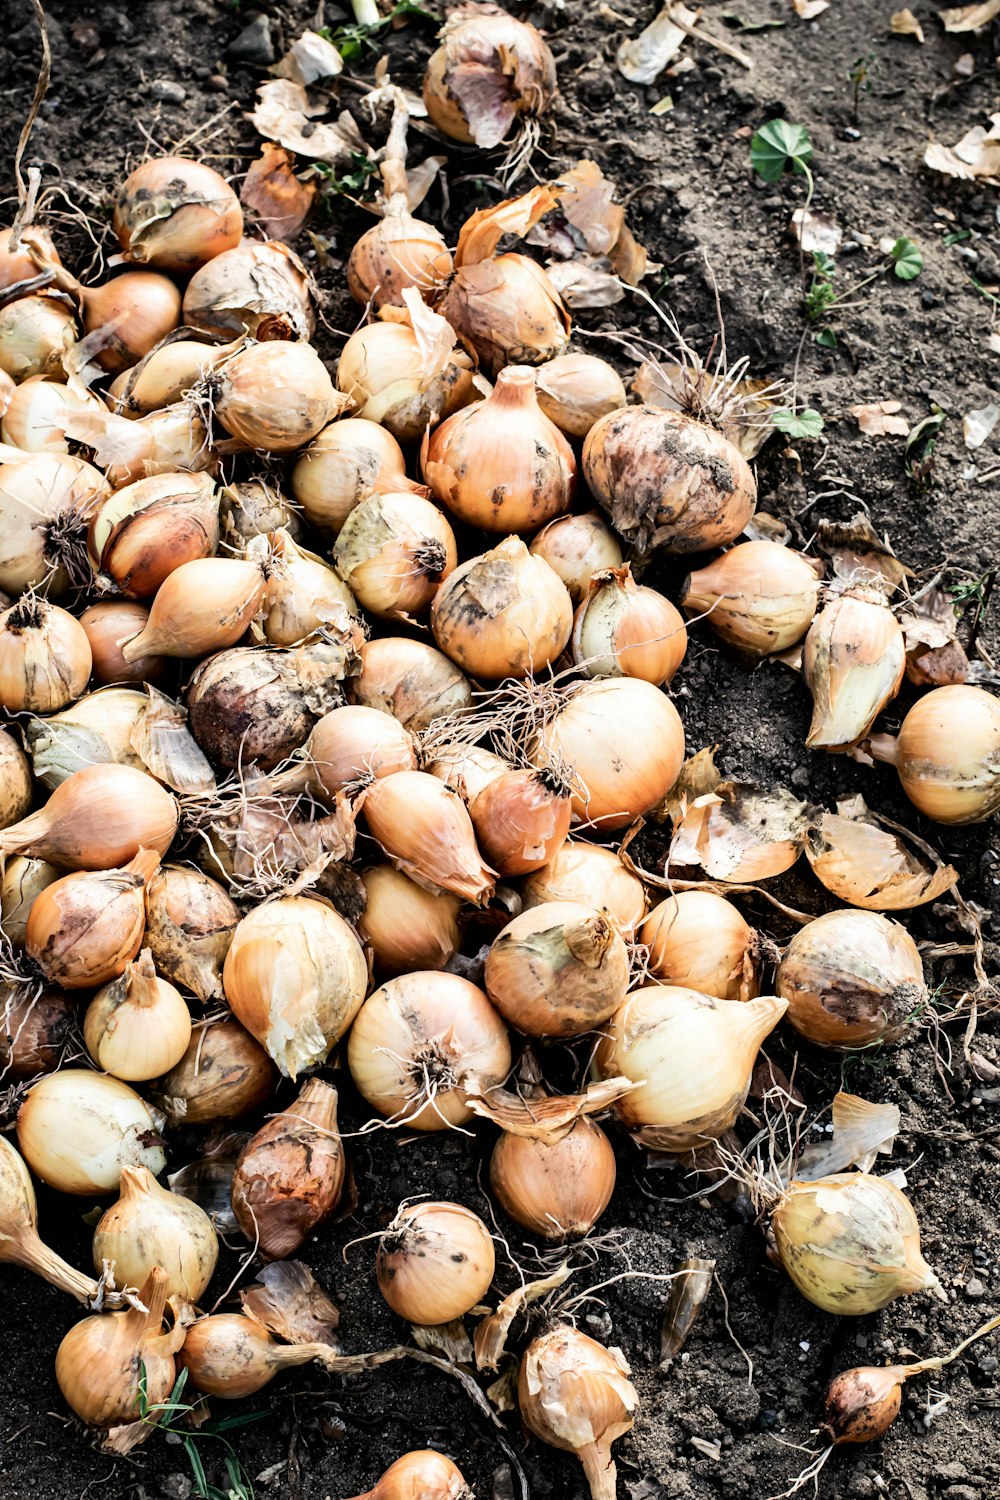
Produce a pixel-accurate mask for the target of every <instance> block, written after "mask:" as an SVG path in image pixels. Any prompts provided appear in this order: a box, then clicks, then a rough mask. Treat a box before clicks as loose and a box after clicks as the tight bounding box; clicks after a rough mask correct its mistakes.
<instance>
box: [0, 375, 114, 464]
mask: <svg viewBox="0 0 1000 1500" xmlns="http://www.w3.org/2000/svg"><path fill="white" fill-rule="evenodd" d="M97 405H98V402H97V397H96V396H92V395H91V394H90V393H89V391H88V392H80V391H76V390H71V389H70V387H69V386H68V385H63V384H62V382H61V381H58V380H46V378H45V376H44V375H33V376H32V377H31V378H30V379H29V380H24V381H22V382H21V384H20V385H19V386H16V387H15V388H14V392H13V394H12V396H11V399H10V402H9V404H8V406H7V409H6V411H5V412H4V413H3V420H2V421H0V438H2V439H3V441H4V442H5V443H9V444H10V445H11V447H13V448H20V449H21V451H22V452H24V453H63V454H68V453H69V451H70V440H69V439H68V438H67V437H66V434H65V433H64V432H63V430H62V426H61V419H62V418H63V417H64V415H65V414H66V412H67V411H87V410H91V409H93V408H94V407H96V406H97Z"/></svg>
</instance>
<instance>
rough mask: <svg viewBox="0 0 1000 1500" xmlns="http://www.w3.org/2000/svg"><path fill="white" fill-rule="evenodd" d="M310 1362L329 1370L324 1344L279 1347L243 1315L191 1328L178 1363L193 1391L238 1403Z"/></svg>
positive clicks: (210, 1319) (217, 1315)
mask: <svg viewBox="0 0 1000 1500" xmlns="http://www.w3.org/2000/svg"><path fill="white" fill-rule="evenodd" d="M314 1359H317V1360H320V1361H321V1362H322V1363H324V1364H327V1365H331V1363H332V1361H334V1360H335V1359H336V1356H335V1355H334V1354H333V1351H332V1350H331V1349H330V1348H329V1346H328V1345H327V1344H315V1343H314V1344H279V1343H278V1342H277V1341H276V1340H275V1339H273V1338H272V1337H271V1335H270V1334H269V1333H268V1331H267V1329H266V1328H262V1327H261V1325H260V1324H259V1323H255V1322H254V1321H253V1319H252V1318H245V1317H244V1316H243V1315H242V1313H214V1314H213V1315H212V1316H211V1317H208V1318H199V1319H198V1320H197V1322H196V1323H192V1324H191V1326H190V1328H188V1330H187V1336H186V1338H185V1340H184V1347H183V1348H182V1349H181V1351H180V1354H179V1355H178V1358H177V1362H178V1364H179V1365H180V1367H181V1369H184V1370H187V1372H188V1377H189V1379H190V1383H191V1385H192V1386H193V1387H194V1389H195V1390H197V1391H203V1392H204V1394H205V1395H206V1396H218V1397H220V1398H221V1399H222V1400H224V1401H238V1400H240V1399H241V1398H242V1397H243V1396H253V1395H254V1394H255V1393H256V1392H257V1391H260V1390H263V1388H264V1386H266V1385H269V1384H270V1382H271V1381H272V1380H273V1379H274V1377H275V1375H277V1374H279V1373H280V1371H282V1370H289V1369H294V1367H295V1366H296V1365H307V1364H309V1363H311V1361H312V1360H314ZM332 1368H334V1369H335V1368H336V1365H335V1364H333V1365H332Z"/></svg>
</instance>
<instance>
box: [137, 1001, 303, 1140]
mask: <svg viewBox="0 0 1000 1500" xmlns="http://www.w3.org/2000/svg"><path fill="white" fill-rule="evenodd" d="M277 1083H278V1070H277V1068H276V1067H275V1066H274V1064H273V1062H272V1061H271V1059H270V1058H269V1057H268V1055H267V1053H266V1052H265V1051H264V1049H263V1047H261V1046H260V1045H259V1043H257V1042H256V1041H254V1039H253V1037H252V1036H251V1035H250V1033H249V1032H248V1031H247V1030H245V1028H244V1027H242V1026H241V1025H240V1024H239V1022H238V1021H236V1020H225V1021H215V1022H213V1023H212V1024H211V1025H210V1026H206V1027H204V1028H201V1029H199V1030H197V1031H195V1033H194V1035H193V1036H192V1038H191V1042H190V1045H189V1046H188V1049H187V1051H186V1053H185V1054H184V1056H183V1057H182V1058H181V1060H180V1062H179V1063H178V1064H177V1066H176V1068H171V1070H170V1072H169V1073H168V1074H167V1075H166V1077H165V1078H164V1079H163V1081H162V1083H161V1084H160V1090H159V1093H160V1103H161V1104H162V1107H163V1109H164V1110H165V1112H166V1115H167V1118H168V1120H169V1121H170V1123H171V1124H172V1125H206V1124H208V1123H209V1122H210V1121H212V1120H238V1119H240V1117H241V1116H242V1115H245V1114H249V1113H250V1111H251V1110H254V1109H258V1108H259V1107H260V1105H262V1104H264V1103H265V1102H266V1100H268V1099H270V1097H271V1095H272V1094H273V1093H274V1090H275V1088H276V1086H277Z"/></svg>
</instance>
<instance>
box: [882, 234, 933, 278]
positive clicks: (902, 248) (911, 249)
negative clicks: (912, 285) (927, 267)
mask: <svg viewBox="0 0 1000 1500" xmlns="http://www.w3.org/2000/svg"><path fill="white" fill-rule="evenodd" d="M889 259H890V260H891V261H892V269H893V270H894V271H895V273H896V275H897V276H898V277H899V279H900V281H915V280H916V278H917V277H918V276H919V275H920V273H921V271H922V270H923V269H924V258H923V256H922V255H921V253H920V246H919V245H918V244H917V243H916V241H915V240H908V239H906V238H905V237H903V238H900V239H898V240H897V241H896V243H895V244H894V245H893V247H892V249H891V250H890V251H889Z"/></svg>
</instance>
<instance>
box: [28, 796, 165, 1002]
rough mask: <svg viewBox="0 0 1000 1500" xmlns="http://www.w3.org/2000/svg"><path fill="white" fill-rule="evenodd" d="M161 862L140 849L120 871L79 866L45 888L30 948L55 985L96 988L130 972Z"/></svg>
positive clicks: (32, 916)
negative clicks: (150, 884)
mask: <svg viewBox="0 0 1000 1500" xmlns="http://www.w3.org/2000/svg"><path fill="white" fill-rule="evenodd" d="M66 784H68V783H64V785H66ZM159 864H160V856H159V855H158V854H157V853H156V851H155V850H150V849H140V851H139V853H138V854H137V855H136V856H135V858H134V859H132V860H130V861H129V863H128V864H127V865H125V866H123V867H122V868H121V869H119V870H97V871H95V872H93V873H90V872H89V871H86V870H79V871H77V872H76V873H75V874H73V875H64V876H63V877H62V878H61V879H60V880H56V881H53V883H52V884H51V885H50V886H46V888H45V890H44V891H41V892H39V894H38V895H37V896H36V897H35V900H34V901H33V903H32V906H31V910H30V912H29V913H28V920H27V923H26V924H25V930H24V946H25V950H26V952H27V954H28V957H29V958H31V959H34V961H35V963H36V964H37V965H38V967H39V968H40V969H41V971H42V973H43V974H44V975H45V977H46V979H48V980H49V981H50V983H52V984H57V985H61V986H62V988H63V989H67V990H81V989H83V990H86V989H95V988H96V987H97V986H98V985H102V984H106V983H107V982H108V980H109V979H116V978H117V977H118V975H119V974H123V973H124V972H125V969H126V967H127V965H128V963H129V961H130V960H131V959H133V958H135V956H136V954H137V953H138V952H139V948H140V946H141V944H142V934H143V929H144V927H145V924H146V909H145V905H144V901H143V890H144V887H145V884H146V882H147V881H148V880H149V879H150V878H151V876H152V875H153V874H155V872H156V870H157V869H158V868H159Z"/></svg>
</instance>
